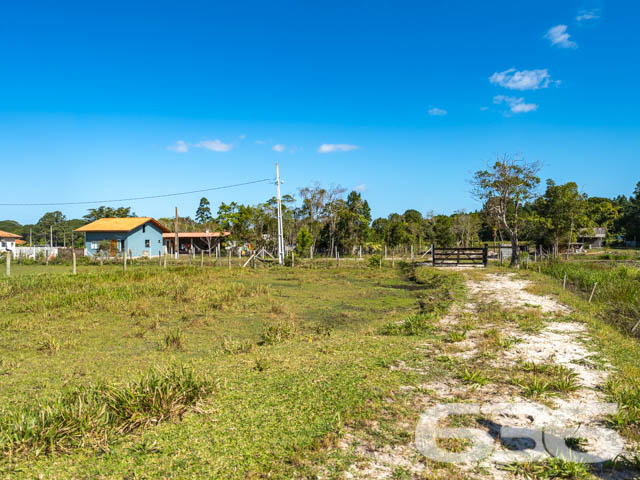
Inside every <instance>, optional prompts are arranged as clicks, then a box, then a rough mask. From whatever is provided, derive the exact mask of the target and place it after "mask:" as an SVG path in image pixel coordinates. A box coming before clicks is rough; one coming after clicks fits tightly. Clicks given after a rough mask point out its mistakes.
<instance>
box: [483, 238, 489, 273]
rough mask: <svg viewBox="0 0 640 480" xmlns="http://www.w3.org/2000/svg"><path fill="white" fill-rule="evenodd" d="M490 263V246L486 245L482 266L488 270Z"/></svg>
mask: <svg viewBox="0 0 640 480" xmlns="http://www.w3.org/2000/svg"><path fill="white" fill-rule="evenodd" d="M488 263H489V245H488V244H486V243H485V244H484V247H482V265H484V268H487V264H488Z"/></svg>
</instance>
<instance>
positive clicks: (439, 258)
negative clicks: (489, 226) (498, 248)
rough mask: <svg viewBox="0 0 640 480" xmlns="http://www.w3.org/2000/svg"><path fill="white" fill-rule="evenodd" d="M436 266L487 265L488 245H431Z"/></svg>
mask: <svg viewBox="0 0 640 480" xmlns="http://www.w3.org/2000/svg"><path fill="white" fill-rule="evenodd" d="M431 252H432V262H433V266H434V267H458V266H474V265H482V266H483V267H486V266H487V257H488V247H487V245H486V244H485V246H484V247H454V248H442V247H436V246H435V245H433V246H432V247H431Z"/></svg>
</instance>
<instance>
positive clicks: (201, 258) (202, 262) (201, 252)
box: [200, 250, 204, 267]
mask: <svg viewBox="0 0 640 480" xmlns="http://www.w3.org/2000/svg"><path fill="white" fill-rule="evenodd" d="M200 266H201V267H204V250H200Z"/></svg>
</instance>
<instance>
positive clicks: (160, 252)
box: [158, 250, 162, 266]
mask: <svg viewBox="0 0 640 480" xmlns="http://www.w3.org/2000/svg"><path fill="white" fill-rule="evenodd" d="M158 262H160V266H162V250H158Z"/></svg>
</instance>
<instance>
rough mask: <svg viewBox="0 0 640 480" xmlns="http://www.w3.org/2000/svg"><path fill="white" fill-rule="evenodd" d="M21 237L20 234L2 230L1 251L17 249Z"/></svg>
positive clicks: (0, 232) (0, 237)
mask: <svg viewBox="0 0 640 480" xmlns="http://www.w3.org/2000/svg"><path fill="white" fill-rule="evenodd" d="M21 239H22V237H21V236H20V235H16V234H15V233H9V232H5V231H3V230H0V252H11V253H14V252H15V251H16V242H18V241H20V240H21Z"/></svg>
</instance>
